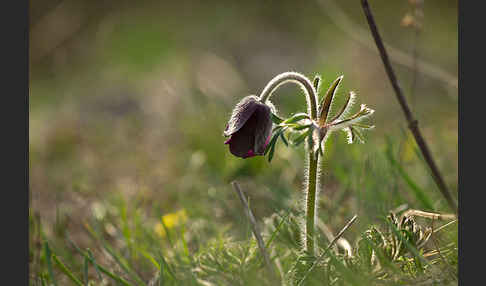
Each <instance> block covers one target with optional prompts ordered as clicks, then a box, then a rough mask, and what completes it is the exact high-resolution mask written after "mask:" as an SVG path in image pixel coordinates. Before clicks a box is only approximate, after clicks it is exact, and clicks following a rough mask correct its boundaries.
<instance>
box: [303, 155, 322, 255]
mask: <svg viewBox="0 0 486 286" xmlns="http://www.w3.org/2000/svg"><path fill="white" fill-rule="evenodd" d="M313 153H314V152H313V151H312V149H311V148H308V150H307V164H308V166H307V170H308V172H309V173H308V175H307V197H306V207H307V208H306V213H305V215H306V227H305V232H306V233H305V235H306V240H305V241H306V250H307V253H308V254H309V255H311V256H313V255H314V229H315V220H314V219H315V216H316V193H317V192H316V190H317V174H318V160H319V158H318V156H319V154H316V155H314V154H313Z"/></svg>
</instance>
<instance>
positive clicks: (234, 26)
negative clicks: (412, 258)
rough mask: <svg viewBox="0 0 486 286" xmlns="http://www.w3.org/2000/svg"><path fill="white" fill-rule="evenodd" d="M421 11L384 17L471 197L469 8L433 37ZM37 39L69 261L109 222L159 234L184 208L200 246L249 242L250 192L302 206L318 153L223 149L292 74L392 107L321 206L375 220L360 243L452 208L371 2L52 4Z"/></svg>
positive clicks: (47, 179)
mask: <svg viewBox="0 0 486 286" xmlns="http://www.w3.org/2000/svg"><path fill="white" fill-rule="evenodd" d="M414 3H415V1H405V0H393V1H389V0H376V1H371V3H370V5H371V7H372V9H373V12H374V15H375V18H376V21H377V24H378V26H379V30H380V32H381V34H382V36H383V39H384V41H385V42H386V43H387V44H388V45H390V46H391V47H393V48H392V50H389V51H390V54H391V55H392V59H393V63H394V67H395V69H396V72H397V75H398V78H399V81H400V83H401V85H402V88H403V90H404V92H405V94H406V96H407V98H408V99H409V100H410V102H411V104H412V110H413V112H414V113H415V114H416V117H417V119H418V120H419V125H420V127H421V129H422V131H423V132H424V136H425V138H426V140H427V141H428V143H429V147H430V149H431V151H432V153H433V155H434V158H435V159H436V161H437V163H438V166H439V169H440V170H441V171H442V173H443V176H444V178H445V180H446V183H447V184H448V186H449V188H450V189H451V190H452V191H453V193H454V197H457V176H458V175H457V169H458V163H457V161H458V160H457V159H458V148H457V140H458V132H457V131H458V125H457V124H458V91H457V69H458V57H457V54H458V29H457V4H458V3H457V1H449V0H447V1H446V0H440V1H439V0H426V1H424V3H423V7H422V8H421V11H422V12H423V19H422V20H421V28H420V29H419V30H417V29H415V28H414V27H413V26H410V25H406V24H407V21H409V20H410V16H411V15H414V7H415V6H414ZM30 28H31V29H30V42H29V44H30V97H29V102H30V103H29V164H30V166H29V177H30V178H29V182H30V211H31V213H33V214H36V215H37V216H39V217H40V218H41V221H42V224H43V231H44V232H45V234H46V236H47V237H49V238H51V239H52V240H53V241H56V239H59V241H60V242H59V244H58V248H59V251H61V253H62V250H61V248H62V246H61V245H62V241H63V237H64V235H65V233H66V232H68V233H69V234H70V235H71V237H72V238H73V240H75V241H76V242H77V243H78V244H79V245H80V246H82V247H91V248H94V247H93V244H92V242H91V240H90V239H89V235H88V234H87V232H86V231H85V230H84V228H83V225H85V223H87V222H89V221H90V220H91V219H93V218H95V219H99V220H105V226H106V227H107V229H108V233H110V231H109V229H110V227H108V226H109V225H111V228H115V229H118V228H120V229H121V230H122V232H125V234H126V231H127V229H130V228H133V226H134V225H137V223H136V222H133V224H132V222H130V220H131V219H133V218H135V217H136V218H137V219H139V220H140V221H141V222H140V224H142V225H144V226H146V227H147V228H148V229H151V228H154V227H156V225H157V222H158V221H159V220H160V217H161V216H163V215H166V214H169V213H174V212H177V211H178V210H181V209H184V210H185V211H186V212H187V216H188V217H189V218H190V220H191V221H192V224H193V225H191V226H190V227H189V228H191V227H192V228H193V229H194V228H197V226H194V224H195V223H196V222H198V223H199V224H198V225H199V226H200V227H199V228H197V229H198V231H200V233H199V232H198V234H194V237H195V238H194V239H196V240H197V242H193V243H192V244H189V248H190V250H191V251H192V250H193V249H194V248H197V245H199V244H200V243H203V242H204V241H207V240H210V239H211V238H212V237H214V236H216V235H218V234H221V233H230V234H232V235H236V236H238V235H241V233H244V231H243V230H244V228H241V226H240V225H241V224H244V223H246V222H245V217H244V215H243V211H242V209H241V205H240V203H239V201H238V198H237V196H236V194H235V193H234V191H233V190H232V189H231V186H230V182H231V181H233V180H237V181H239V182H240V184H241V186H242V188H243V189H244V190H245V192H246V193H247V194H248V195H249V197H250V200H251V206H252V209H253V210H254V212H255V215H256V217H257V218H258V219H262V218H264V217H267V216H270V215H271V214H272V213H274V212H278V211H280V210H284V209H295V208H297V207H296V206H297V205H298V204H299V202H300V200H302V197H301V195H302V193H301V186H302V182H303V176H304V168H303V166H304V150H303V147H302V146H300V147H299V148H296V149H295V148H287V147H285V146H284V145H283V144H281V143H278V146H277V152H276V155H275V157H274V159H273V161H272V162H271V163H268V162H267V159H266V158H264V157H255V158H251V159H246V160H243V159H240V158H236V157H234V156H232V155H231V154H230V153H229V151H228V146H227V145H223V142H224V137H223V136H222V132H223V129H224V127H225V125H226V122H227V120H228V119H229V115H230V114H231V111H232V108H233V106H234V105H235V104H236V103H237V102H238V101H239V100H240V99H241V98H242V97H244V96H246V95H248V94H257V95H258V94H259V93H260V92H261V90H262V89H263V87H264V86H265V84H266V83H267V82H268V81H269V80H270V79H272V78H273V77H274V76H275V75H277V74H278V73H281V72H285V71H297V72H300V73H303V74H305V75H307V76H309V77H311V78H312V77H313V76H314V75H315V74H316V73H319V74H321V75H322V76H323V79H324V86H325V87H327V86H328V85H329V84H330V82H332V81H333V80H334V79H335V78H336V77H337V76H339V75H344V81H343V83H342V87H341V88H340V91H339V94H340V95H344V94H345V93H347V92H349V91H351V90H354V91H356V92H357V94H358V103H366V104H367V105H368V106H370V107H371V108H373V109H375V110H376V112H375V114H374V116H373V118H372V122H373V123H374V125H375V126H376V127H375V129H374V130H372V131H371V132H367V133H366V139H367V141H366V143H365V144H353V145H348V144H346V140H345V135H344V133H336V134H335V136H333V137H332V138H331V139H330V140H329V144H328V146H327V151H326V152H327V153H326V156H325V162H324V168H323V171H324V174H323V185H322V191H321V193H320V198H319V199H320V217H321V218H322V220H323V221H324V222H326V223H327V224H329V227H330V228H331V229H332V230H333V231H334V232H337V231H338V230H339V228H340V227H342V225H343V224H344V223H345V222H346V221H347V220H348V219H349V218H350V217H351V216H352V215H354V214H358V216H359V220H358V222H357V224H356V226H355V227H354V228H353V229H352V230H350V231H349V233H348V234H347V236H348V238H349V239H350V240H352V239H353V237H354V236H355V234H356V233H358V232H360V231H362V230H363V229H364V228H365V227H366V226H367V225H369V224H370V223H375V222H377V221H378V220H379V218H380V217H381V216H382V215H383V214H385V213H386V212H387V211H389V210H391V209H394V208H396V207H398V206H400V205H402V204H407V206H408V207H409V208H416V209H422V210H429V211H432V210H435V211H442V212H449V211H450V210H448V208H447V204H446V202H445V200H444V199H443V198H442V197H441V195H440V193H439V191H438V189H437V187H436V185H435V184H434V182H433V180H432V179H431V177H430V174H429V172H428V169H427V167H426V165H425V164H424V163H423V160H422V159H421V158H420V156H418V151H417V148H416V145H415V143H414V141H413V137H411V136H410V134H409V132H408V130H407V127H406V122H405V119H404V116H403V113H402V111H401V109H400V107H399V105H398V102H397V101H396V99H395V95H394V93H393V90H392V89H391V85H390V83H389V80H388V78H387V77H386V74H385V72H384V68H383V65H382V63H381V59H380V58H379V55H378V54H377V52H376V47H375V46H374V43H373V40H372V38H371V35H370V33H369V29H368V26H367V24H366V22H365V18H364V15H363V12H362V10H361V5H360V2H359V1H351V0H346V1H331V0H315V1H231V2H230V1H186V0H179V1H112V0H106V1H76V0H65V1H57V0H56V1H54V0H42V1H40V0H39V1H32V2H31V3H30ZM414 55H415V56H414ZM342 97H344V96H342ZM273 103H274V104H275V105H276V106H277V108H278V110H279V114H280V115H281V116H282V117H285V116H289V115H290V114H292V113H295V112H302V111H305V100H304V98H303V96H302V94H301V91H300V90H299V88H298V87H296V86H293V85H286V86H284V87H282V88H281V89H280V90H279V91H278V94H277V95H276V96H274V97H273ZM357 106H359V104H357ZM387 152H388V153H387ZM389 156H391V157H392V158H394V160H396V162H399V164H400V166H401V167H402V169H403V170H404V171H405V172H406V173H407V174H408V176H409V177H410V178H412V179H413V181H414V182H415V184H416V185H417V186H418V188H420V191H423V192H425V193H426V194H427V197H428V199H429V201H430V203H431V204H432V207H433V209H427V208H426V207H427V203H424V201H423V200H421V199H420V196H417V191H416V190H414V189H413V188H412V187H411V185H410V184H407V182H406V180H404V179H403V175H401V173H400V172H399V170H398V168H397V167H396V166H395V165H394V164H392V163H391V162H390V160H389ZM135 214H136V215H135ZM110 217H121V218H122V219H121V221H122V222H125V223H126V224H123V223H122V222H120V223H119V224H118V223H117V222H118V220H117V219H114V218H110ZM242 229H243V230H242ZM31 236H32V234H31ZM111 239H112V240H113V241H115V242H113V243H116V235H113V237H112V238H111ZM114 245H117V244H114ZM117 247H120V248H122V247H124V246H122V245H119V246H117ZM66 255H68V254H66Z"/></svg>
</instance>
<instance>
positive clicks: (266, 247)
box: [265, 212, 290, 249]
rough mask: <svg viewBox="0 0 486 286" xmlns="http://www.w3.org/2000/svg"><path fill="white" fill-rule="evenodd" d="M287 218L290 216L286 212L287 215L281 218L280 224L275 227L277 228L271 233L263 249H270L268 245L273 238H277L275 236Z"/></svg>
mask: <svg viewBox="0 0 486 286" xmlns="http://www.w3.org/2000/svg"><path fill="white" fill-rule="evenodd" d="M289 216H290V212H288V213H287V215H286V216H285V217H284V218H282V220H281V221H280V223H279V224H278V225H277V227H276V228H275V230H274V231H273V233H272V236H271V237H270V239H269V240H268V241H267V243H266V245H265V249H268V248H269V247H270V245H271V244H272V242H273V240H274V239H275V237H277V234H278V233H279V232H280V228H281V227H282V226H283V224H284V223H285V222H286V220H287V218H288V217H289Z"/></svg>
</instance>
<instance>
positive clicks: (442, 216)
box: [402, 210, 456, 220]
mask: <svg viewBox="0 0 486 286" xmlns="http://www.w3.org/2000/svg"><path fill="white" fill-rule="evenodd" d="M402 216H419V217H423V218H428V219H432V220H453V219H456V216H455V215H453V214H438V213H431V212H424V211H421V210H408V211H406V212H404V213H403V215H402Z"/></svg>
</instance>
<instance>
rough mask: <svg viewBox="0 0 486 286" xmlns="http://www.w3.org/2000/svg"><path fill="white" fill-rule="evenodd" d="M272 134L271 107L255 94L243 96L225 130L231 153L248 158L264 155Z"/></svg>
mask: <svg viewBox="0 0 486 286" xmlns="http://www.w3.org/2000/svg"><path fill="white" fill-rule="evenodd" d="M271 135H272V119H271V108H270V107H269V106H268V105H266V104H263V103H261V102H260V101H259V99H258V97H256V96H254V95H250V96H247V97H245V98H243V99H242V100H241V101H240V102H239V103H238V104H237V105H236V107H235V109H234V110H233V114H231V118H230V120H229V122H228V125H227V126H226V130H225V131H224V136H226V137H230V138H229V139H228V140H226V142H224V144H229V148H230V152H231V154H233V155H235V156H237V157H241V158H248V157H253V156H257V155H263V153H264V152H265V148H266V147H267V145H268V142H269V141H270V137H271Z"/></svg>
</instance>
